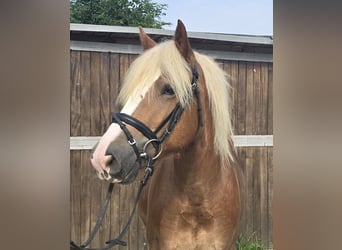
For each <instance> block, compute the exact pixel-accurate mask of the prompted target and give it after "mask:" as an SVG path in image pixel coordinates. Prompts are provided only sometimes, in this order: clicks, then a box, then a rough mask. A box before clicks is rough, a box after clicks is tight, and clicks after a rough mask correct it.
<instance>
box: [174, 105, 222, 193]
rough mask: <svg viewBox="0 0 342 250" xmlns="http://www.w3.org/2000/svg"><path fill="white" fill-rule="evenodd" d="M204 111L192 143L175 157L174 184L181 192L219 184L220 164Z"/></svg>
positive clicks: (209, 123)
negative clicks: (202, 123)
mask: <svg viewBox="0 0 342 250" xmlns="http://www.w3.org/2000/svg"><path fill="white" fill-rule="evenodd" d="M204 99H206V98H204ZM204 101H205V100H204ZM206 109H208V108H207V107H204V108H203V111H204V112H203V121H204V126H203V127H200V128H199V131H198V133H197V135H196V137H195V139H194V141H193V143H192V144H191V145H190V146H189V147H188V148H186V149H184V150H183V151H182V152H181V153H178V154H177V155H176V156H175V167H174V177H175V183H176V185H177V186H178V187H179V188H180V189H182V191H184V190H187V189H189V190H195V189H199V190H197V191H200V189H202V187H203V184H208V185H211V186H212V187H214V186H215V185H216V184H218V183H219V182H220V181H219V180H220V178H221V172H222V171H223V169H222V165H221V164H222V163H221V159H220V157H219V156H218V155H217V154H216V153H215V150H214V141H213V138H214V136H213V128H212V119H211V116H210V115H208V114H210V111H209V110H206Z"/></svg>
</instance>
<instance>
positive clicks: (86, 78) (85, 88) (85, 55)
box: [80, 51, 91, 242]
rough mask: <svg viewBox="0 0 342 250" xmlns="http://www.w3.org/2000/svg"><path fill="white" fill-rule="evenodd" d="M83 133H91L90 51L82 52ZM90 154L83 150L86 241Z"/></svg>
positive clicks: (83, 230) (84, 236) (85, 235)
mask: <svg viewBox="0 0 342 250" xmlns="http://www.w3.org/2000/svg"><path fill="white" fill-rule="evenodd" d="M80 61H81V79H80V86H81V117H80V123H81V135H82V136H87V135H90V52H87V51H82V52H81V60H80ZM88 161H89V156H88V154H87V153H86V151H82V152H81V160H80V163H81V189H82V199H81V207H80V211H81V242H84V241H85V240H86V239H87V238H88V236H89V233H90V218H91V215H90V213H91V211H90V204H91V196H90V194H91V192H90V190H91V187H90V184H91V183H90V182H89V178H90V177H89V176H88V172H89V171H88Z"/></svg>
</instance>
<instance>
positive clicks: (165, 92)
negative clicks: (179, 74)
mask: <svg viewBox="0 0 342 250" xmlns="http://www.w3.org/2000/svg"><path fill="white" fill-rule="evenodd" d="M161 93H162V95H174V94H175V92H174V91H173V89H172V87H171V86H170V85H169V84H167V85H165V86H164V87H163V89H162V91H161Z"/></svg>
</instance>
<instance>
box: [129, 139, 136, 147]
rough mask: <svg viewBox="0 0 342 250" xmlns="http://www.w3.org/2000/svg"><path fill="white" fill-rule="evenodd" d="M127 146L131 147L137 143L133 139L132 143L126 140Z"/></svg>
mask: <svg viewBox="0 0 342 250" xmlns="http://www.w3.org/2000/svg"><path fill="white" fill-rule="evenodd" d="M128 144H129V145H131V146H133V145H135V144H137V142H136V140H135V139H134V138H133V141H132V142H131V141H129V140H128Z"/></svg>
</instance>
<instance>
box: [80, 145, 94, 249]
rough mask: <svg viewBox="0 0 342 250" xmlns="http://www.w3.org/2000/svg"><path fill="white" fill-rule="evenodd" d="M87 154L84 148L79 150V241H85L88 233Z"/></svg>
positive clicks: (89, 199)
mask: <svg viewBox="0 0 342 250" xmlns="http://www.w3.org/2000/svg"><path fill="white" fill-rule="evenodd" d="M88 161H89V158H88V154H87V153H86V151H85V150H82V151H81V159H80V165H81V192H82V197H81V205H80V220H81V223H80V225H81V230H80V231H81V242H82V243H83V242H84V241H86V240H87V239H88V237H89V234H90V230H91V229H90V218H91V215H90V213H91V211H90V204H91V195H90V194H91V183H90V181H89V180H90V176H89V174H88V173H89V171H88Z"/></svg>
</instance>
